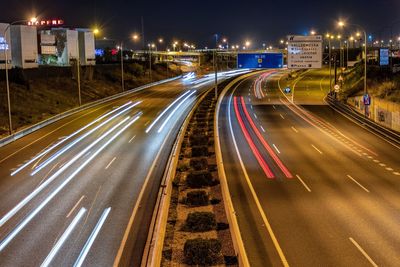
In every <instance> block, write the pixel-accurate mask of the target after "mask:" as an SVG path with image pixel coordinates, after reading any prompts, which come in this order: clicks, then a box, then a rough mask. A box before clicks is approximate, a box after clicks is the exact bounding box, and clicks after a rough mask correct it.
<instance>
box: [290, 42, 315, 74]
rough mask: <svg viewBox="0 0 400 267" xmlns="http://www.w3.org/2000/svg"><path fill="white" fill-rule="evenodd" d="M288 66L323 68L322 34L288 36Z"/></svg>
mask: <svg viewBox="0 0 400 267" xmlns="http://www.w3.org/2000/svg"><path fill="white" fill-rule="evenodd" d="M288 68H289V69H320V68H322V36H321V35H312V36H302V35H291V36H288Z"/></svg>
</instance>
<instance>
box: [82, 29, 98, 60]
mask: <svg viewBox="0 0 400 267" xmlns="http://www.w3.org/2000/svg"><path fill="white" fill-rule="evenodd" d="M78 37H79V60H80V64H81V65H84V66H86V65H95V64H96V55H95V45H94V33H93V31H90V30H86V29H78Z"/></svg>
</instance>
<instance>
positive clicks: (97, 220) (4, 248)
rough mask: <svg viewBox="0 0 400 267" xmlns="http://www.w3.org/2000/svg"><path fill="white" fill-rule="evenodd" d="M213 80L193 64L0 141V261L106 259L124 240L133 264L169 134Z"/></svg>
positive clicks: (99, 262) (112, 259)
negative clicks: (168, 78)
mask: <svg viewBox="0 0 400 267" xmlns="http://www.w3.org/2000/svg"><path fill="white" fill-rule="evenodd" d="M238 73H240V72H235V71H233V72H229V73H228V72H227V73H221V74H220V80H224V79H227V78H230V77H232V76H234V75H237V74H238ZM213 82H214V76H213V75H206V76H203V77H196V76H195V75H194V73H191V74H188V75H186V76H184V77H183V78H181V79H179V80H175V81H173V82H169V83H166V84H162V85H158V86H154V87H151V88H148V89H145V90H143V91H139V92H136V93H133V94H129V95H126V96H124V97H121V98H118V99H116V100H112V101H109V102H106V103H104V104H100V105H97V106H94V107H91V108H89V109H86V110H84V111H80V112H78V113H76V114H74V115H71V116H69V117H67V118H65V119H62V120H60V121H58V122H56V123H53V124H51V125H49V126H47V127H44V128H42V129H40V130H38V131H36V132H34V133H32V134H30V135H27V136H25V137H23V138H21V139H19V140H17V141H15V142H13V143H11V144H9V145H6V146H4V147H1V148H0V259H1V260H0V266H112V265H113V264H119V263H120V260H121V252H122V250H123V248H124V247H125V245H127V244H128V243H129V244H131V245H132V251H133V255H132V265H133V266H138V265H139V264H140V260H141V255H142V251H143V247H144V245H145V242H146V239H147V232H148V228H149V225H150V220H151V216H152V213H153V208H154V204H155V201H156V196H157V192H158V189H159V186H160V181H161V178H162V175H163V172H164V169H165V165H166V163H167V160H168V158H169V154H170V152H171V149H172V146H173V144H174V142H175V139H176V135H177V133H178V131H179V128H180V126H181V124H182V122H183V121H184V119H185V117H186V115H187V114H188V112H189V111H190V109H191V107H192V106H193V105H194V103H195V100H196V99H197V96H199V95H200V94H201V93H202V92H204V91H205V90H206V89H207V88H210V87H211V86H212V85H213ZM131 228H132V229H133V231H132V233H131V236H129V235H128V233H129V229H131Z"/></svg>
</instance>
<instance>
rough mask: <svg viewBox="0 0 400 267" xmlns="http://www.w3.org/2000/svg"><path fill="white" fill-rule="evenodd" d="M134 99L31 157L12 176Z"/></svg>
mask: <svg viewBox="0 0 400 267" xmlns="http://www.w3.org/2000/svg"><path fill="white" fill-rule="evenodd" d="M131 103H132V101H129V102H128V103H126V104H124V105H122V106H120V107H118V108H116V109H114V110H112V111H110V112H107V113H106V114H104V115H102V116H101V117H99V118H97V119H95V120H94V121H92V122H91V123H89V124H88V125H86V126H84V127H82V128H80V129H79V130H77V131H75V132H74V133H72V134H70V135H69V136H67V137H65V138H64V139H62V140H61V141H59V142H58V143H56V144H54V145H53V146H51V147H49V148H47V149H46V150H44V151H43V152H41V153H39V154H38V155H36V156H35V157H33V158H32V159H30V160H29V161H28V162H26V163H25V164H23V165H22V166H21V167H19V168H18V169H16V170H15V171H13V172H12V173H11V176H14V175H15V174H17V173H18V172H20V171H21V170H23V169H24V168H26V167H27V166H29V165H30V164H31V163H33V162H34V161H36V160H37V159H39V158H40V157H42V156H43V155H45V154H47V153H48V152H49V151H51V150H53V149H54V148H56V147H57V146H59V145H61V144H62V143H64V142H65V141H67V140H69V139H71V138H72V137H74V136H75V135H77V134H79V133H80V132H82V131H84V130H86V129H87V128H89V127H90V126H92V125H93V124H95V123H97V122H98V121H100V120H102V119H104V118H105V117H107V116H109V115H111V114H113V113H115V112H117V111H118V110H120V109H122V108H124V107H126V106H127V105H129V104H131Z"/></svg>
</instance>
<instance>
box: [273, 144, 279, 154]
mask: <svg viewBox="0 0 400 267" xmlns="http://www.w3.org/2000/svg"><path fill="white" fill-rule="evenodd" d="M272 146H273V147H274V148H275V150H276V152H278V154H281V152H280V151H279V149H278V148H277V147H276V145H275V144H272Z"/></svg>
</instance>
